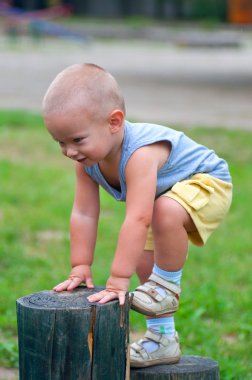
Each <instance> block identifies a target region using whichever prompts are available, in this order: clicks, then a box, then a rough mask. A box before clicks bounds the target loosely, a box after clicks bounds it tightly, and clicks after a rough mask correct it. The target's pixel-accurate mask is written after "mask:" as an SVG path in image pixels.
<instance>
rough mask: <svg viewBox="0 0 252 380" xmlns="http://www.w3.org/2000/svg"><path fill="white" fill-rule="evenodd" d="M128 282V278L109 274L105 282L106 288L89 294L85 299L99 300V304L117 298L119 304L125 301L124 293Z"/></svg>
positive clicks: (90, 300)
mask: <svg viewBox="0 0 252 380" xmlns="http://www.w3.org/2000/svg"><path fill="white" fill-rule="evenodd" d="M129 283H130V279H129V278H125V277H115V276H110V277H109V279H108V281H107V284H106V289H104V290H102V291H101V292H99V293H96V294H92V295H91V296H89V297H87V299H88V301H89V302H98V301H99V303H100V304H103V303H106V302H108V301H111V300H114V299H116V298H118V299H119V303H120V305H123V304H124V302H125V294H126V292H127V290H128V287H129Z"/></svg>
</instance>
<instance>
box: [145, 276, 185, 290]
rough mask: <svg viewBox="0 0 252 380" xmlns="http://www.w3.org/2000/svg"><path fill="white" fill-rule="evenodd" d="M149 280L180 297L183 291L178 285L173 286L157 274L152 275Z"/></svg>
mask: <svg viewBox="0 0 252 380" xmlns="http://www.w3.org/2000/svg"><path fill="white" fill-rule="evenodd" d="M149 280H151V281H154V282H156V283H157V284H159V285H161V286H162V287H163V288H166V289H168V290H170V291H171V292H172V293H175V294H178V295H180V293H181V289H180V287H179V286H178V285H176V284H173V283H172V282H168V281H166V280H164V279H163V278H161V277H159V276H157V275H156V274H155V273H152V274H151V275H150V277H149Z"/></svg>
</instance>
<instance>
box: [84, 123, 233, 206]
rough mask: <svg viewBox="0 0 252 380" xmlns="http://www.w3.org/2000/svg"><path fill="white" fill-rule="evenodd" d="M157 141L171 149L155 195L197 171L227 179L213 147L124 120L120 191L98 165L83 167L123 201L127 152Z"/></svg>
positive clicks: (224, 167)
mask: <svg viewBox="0 0 252 380" xmlns="http://www.w3.org/2000/svg"><path fill="white" fill-rule="evenodd" d="M160 141H167V142H168V143H170V146H171V152H170V156H169V157H168V159H167V161H166V162H165V164H164V165H163V166H162V167H161V168H160V169H159V171H158V173H157V186H156V197H158V196H159V195H160V194H162V193H164V192H165V191H166V190H168V189H170V188H171V187H172V186H173V185H174V184H175V183H176V182H179V181H182V180H184V179H188V178H190V177H191V176H193V175H194V174H197V173H207V174H209V175H211V176H213V177H216V178H219V179H221V180H223V181H227V182H231V177H230V174H229V170H228V165H227V163H226V161H224V160H223V159H221V158H219V157H218V156H217V155H216V154H215V152H214V151H213V150H210V149H208V148H206V147H205V146H203V145H200V144H197V143H196V142H195V141H193V140H191V139H190V138H189V137H187V136H186V135H185V134H184V133H183V132H179V131H176V130H174V129H171V128H167V127H164V126H160V125H156V124H146V123H130V122H128V121H125V126H124V140H123V145H122V151H121V158H120V164H119V180H120V187H121V188H120V190H118V189H115V188H113V187H112V186H110V184H109V183H108V182H107V181H106V179H105V178H104V177H103V175H102V173H101V171H100V168H99V164H95V165H92V166H89V167H85V168H84V170H85V171H86V173H87V174H88V175H89V176H90V177H91V178H92V179H93V180H94V181H95V182H97V183H98V184H99V185H100V186H102V187H103V188H104V189H105V190H106V191H107V192H108V193H109V194H111V195H112V196H113V197H114V198H115V199H116V200H118V201H125V199H126V192H127V185H126V180H125V168H126V165H127V162H128V160H129V158H130V157H131V155H132V154H133V153H134V152H135V151H136V150H137V149H139V148H141V147H143V146H145V145H150V144H153V143H156V142H160Z"/></svg>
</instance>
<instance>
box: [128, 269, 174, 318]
mask: <svg viewBox="0 0 252 380" xmlns="http://www.w3.org/2000/svg"><path fill="white" fill-rule="evenodd" d="M180 291H181V290H180V287H179V286H178V285H176V284H174V283H172V282H168V281H165V280H164V279H163V278H161V277H159V276H158V275H156V274H154V273H152V274H151V276H150V277H149V281H148V282H145V283H144V284H143V285H141V286H138V287H137V288H136V289H135V291H134V292H133V293H131V296H132V298H131V308H132V309H133V310H135V311H138V312H139V313H141V314H144V315H149V316H158V315H162V314H168V313H174V312H175V311H176V310H177V309H178V306H179V295H180Z"/></svg>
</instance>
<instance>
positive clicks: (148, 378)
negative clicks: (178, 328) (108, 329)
mask: <svg viewBox="0 0 252 380" xmlns="http://www.w3.org/2000/svg"><path fill="white" fill-rule="evenodd" d="M219 379H220V373H219V366H218V363H217V362H216V361H215V360H212V359H210V358H203V357H200V356H183V357H182V358H181V360H180V362H179V363H178V364H170V365H158V366H154V367H148V368H134V369H133V368H132V369H131V371H130V380H219Z"/></svg>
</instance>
